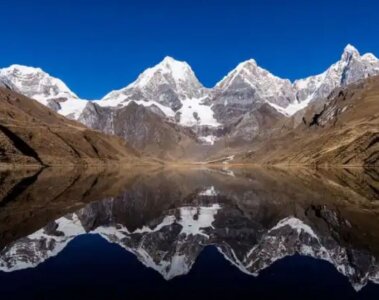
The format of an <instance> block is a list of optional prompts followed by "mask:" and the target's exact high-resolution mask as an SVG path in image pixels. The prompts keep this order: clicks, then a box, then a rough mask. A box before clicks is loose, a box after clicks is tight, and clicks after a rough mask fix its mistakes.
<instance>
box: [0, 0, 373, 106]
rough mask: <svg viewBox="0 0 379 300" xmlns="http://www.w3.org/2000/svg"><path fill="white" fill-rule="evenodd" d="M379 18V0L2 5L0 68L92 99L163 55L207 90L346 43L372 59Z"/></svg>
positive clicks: (319, 60) (330, 58) (2, 1)
mask: <svg viewBox="0 0 379 300" xmlns="http://www.w3.org/2000/svg"><path fill="white" fill-rule="evenodd" d="M378 12H379V1H378V0H343V1H342V0H317V1H314V0H250V1H248V0H180V1H179V0H133V1H132V0H130V1H127V0H124V1H121V0H119V1H117V0H65V1H63V0H61V1H59V0H55V1H53V0H33V1H31V0H0V31H1V35H0V67H5V66H8V65H10V64H14V63H17V64H25V65H31V66H38V67H41V68H42V69H44V70H45V71H47V72H49V73H50V74H52V75H54V76H56V77H59V78H61V79H62V80H63V81H65V82H66V83H67V85H68V86H69V87H70V88H71V89H72V90H73V91H74V92H76V93H77V94H78V95H79V96H81V97H83V98H89V99H93V98H100V97H102V96H104V94H106V93H107V92H109V91H110V90H113V89H117V88H121V87H123V86H125V85H127V84H128V83H130V82H131V81H133V80H134V79H135V78H136V77H137V76H138V74H139V73H140V72H142V71H143V70H144V69H145V68H147V67H149V66H152V65H154V64H156V63H158V62H159V61H160V60H162V59H163V57H164V56H166V55H170V56H173V57H174V58H176V59H179V60H185V61H187V62H188V63H189V64H190V65H191V66H192V68H193V70H194V71H195V73H196V74H197V76H198V78H199V79H200V81H201V82H202V83H203V84H204V85H206V86H208V87H211V86H213V85H214V84H215V83H216V82H217V81H219V80H220V79H221V78H222V77H223V76H224V75H225V74H226V73H227V72H228V71H230V70H231V69H233V68H234V67H235V66H236V65H237V64H238V63H239V62H241V61H243V60H246V59H249V58H254V59H256V60H257V62H258V64H259V65H261V66H262V67H264V68H267V69H268V70H270V71H271V72H272V73H274V74H276V75H278V76H281V77H285V78H289V79H291V80H294V79H296V78H302V77H306V76H309V75H312V74H316V73H319V72H322V71H323V70H324V69H326V68H327V67H328V66H329V65H330V64H331V63H333V62H335V61H336V60H338V59H339V57H340V55H341V52H342V50H343V48H344V47H345V45H346V44H347V43H351V44H353V45H355V46H356V47H357V48H358V49H359V50H360V51H361V52H362V53H363V52H373V53H374V54H377V55H378V56H379V18H378Z"/></svg>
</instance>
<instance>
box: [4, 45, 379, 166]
mask: <svg viewBox="0 0 379 300" xmlns="http://www.w3.org/2000/svg"><path fill="white" fill-rule="evenodd" d="M376 75H379V60H378V59H377V58H376V57H375V56H374V55H373V54H371V53H367V54H364V55H360V53H359V52H358V50H357V49H356V48H354V47H353V46H351V45H347V46H346V48H345V49H344V51H343V53H342V55H341V59H340V60H339V61H337V62H336V63H334V64H332V65H331V66H330V67H329V68H328V69H327V70H325V72H323V73H322V74H318V75H314V76H310V77H308V78H305V79H299V80H296V81H294V82H291V81H290V80H288V79H282V78H279V77H277V76H275V75H273V74H271V73H270V72H269V71H267V70H265V69H263V68H261V67H260V66H259V65H258V64H257V62H256V61H255V60H253V59H250V60H247V61H245V62H242V63H240V64H239V65H238V66H237V67H236V68H235V69H233V70H232V71H230V72H229V73H228V74H227V75H226V76H225V77H224V78H223V79H222V80H220V81H219V82H218V83H217V84H216V85H215V86H214V87H213V88H206V87H204V86H203V85H202V84H201V83H200V82H199V80H198V79H197V77H196V75H195V73H194V72H193V70H192V69H191V67H190V66H189V65H188V64H187V63H186V62H181V61H177V60H175V59H173V58H171V57H165V58H164V59H163V60H162V61H161V62H160V63H159V64H157V65H156V66H154V67H151V68H148V69H147V70H145V71H144V72H142V73H141V74H140V75H139V76H138V78H137V79H136V80H135V81H134V82H132V83H130V84H129V85H127V86H126V87H124V88H122V89H120V90H115V91H111V92H110V93H108V94H107V95H105V96H104V97H103V98H102V99H100V100H91V101H89V100H84V99H80V98H79V97H78V96H77V95H76V94H75V93H74V92H72V91H71V90H70V89H69V88H68V87H67V85H66V84H64V83H63V82H62V81H61V80H60V79H57V78H55V77H52V76H50V75H49V74H47V73H46V72H44V71H43V70H41V69H39V68H33V67H26V66H20V65H12V66H10V67H8V68H3V69H0V82H2V85H3V86H6V87H8V88H9V89H11V90H12V91H14V92H18V93H20V94H23V95H25V96H27V97H29V98H32V99H35V100H37V101H38V102H40V103H41V104H43V105H45V106H47V107H49V108H50V109H52V110H54V111H56V112H58V113H59V114H61V115H63V116H65V117H67V118H70V119H73V120H76V121H79V122H81V123H82V124H84V125H85V126H87V127H90V128H92V129H95V130H98V131H102V132H104V133H106V134H111V135H117V136H119V137H121V138H123V139H124V140H126V141H127V142H128V144H129V145H130V146H131V147H133V148H135V149H136V150H137V151H139V152H141V154H143V155H149V156H154V157H158V158H162V159H166V160H184V161H209V160H217V159H221V160H222V158H223V157H224V158H225V157H229V156H230V155H235V154H238V155H239V156H237V157H244V158H243V161H245V162H246V161H248V159H247V160H246V159H245V157H246V155H247V154H248V153H250V151H251V150H252V149H251V148H254V147H255V146H257V145H258V143H257V141H259V142H260V143H259V145H261V144H264V145H266V144H268V141H269V140H271V138H272V135H273V134H274V135H276V136H277V135H278V132H281V133H280V135H282V134H283V133H282V131H281V129H283V128H290V129H291V130H295V131H296V130H298V129H297V128H298V127H299V126H301V125H302V123H304V120H303V119H304V117H305V114H306V112H307V114H308V115H309V118H311V119H312V118H313V117H314V116H315V115H317V114H319V113H321V112H322V109H323V106H320V103H322V105H329V104H330V103H331V102H332V101H333V99H334V98H333V97H332V96H331V95H335V96H338V94H337V95H336V94H335V91H336V90H338V89H349V88H351V86H353V89H354V88H356V84H358V83H360V82H362V81H364V80H368V79H369V78H371V77H375V76H376ZM333 92H334V94H333ZM310 107H311V108H312V109H310ZM375 108H376V107H375ZM345 110H346V112H345ZM345 110H344V111H340V114H344V113H347V112H348V111H349V110H350V109H348V108H345ZM311 111H312V112H313V115H312V113H311ZM280 138H282V136H280ZM262 140H264V141H265V142H264V143H262ZM274 160H275V159H274ZM305 161H306V162H307V163H313V161H312V160H311V159H307V160H305ZM375 161H376V160H374V162H375ZM296 163H297V162H296ZM331 163H333V161H332V162H331ZM339 163H341V161H339Z"/></svg>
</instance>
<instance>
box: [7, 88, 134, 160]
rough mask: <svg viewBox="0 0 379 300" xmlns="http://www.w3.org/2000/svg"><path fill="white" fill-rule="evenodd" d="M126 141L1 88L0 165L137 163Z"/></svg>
mask: <svg viewBox="0 0 379 300" xmlns="http://www.w3.org/2000/svg"><path fill="white" fill-rule="evenodd" d="M138 157H139V154H138V152H136V151H135V150H134V149H133V148H132V147H130V146H128V145H127V144H126V142H125V141H123V140H121V139H120V138H118V137H115V136H109V135H105V134H102V133H100V132H97V131H94V130H90V129H88V128H86V127H85V126H83V125H82V124H80V123H78V122H76V121H71V120H68V119H66V118H64V117H63V116H61V115H58V114H57V113H55V112H53V111H52V110H50V109H49V108H47V107H45V106H44V105H42V104H40V103H38V102H37V101H35V100H32V99H30V98H27V97H25V96H23V95H20V94H18V93H16V92H14V91H12V90H10V89H9V88H6V87H0V164H30V165H45V166H46V165H70V164H99V163H104V162H112V161H123V162H125V163H128V162H132V161H138V160H139V158H138Z"/></svg>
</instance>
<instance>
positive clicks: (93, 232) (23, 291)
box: [0, 168, 379, 299]
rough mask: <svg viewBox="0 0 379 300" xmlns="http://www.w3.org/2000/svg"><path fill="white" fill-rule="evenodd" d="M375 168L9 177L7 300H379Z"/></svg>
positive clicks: (3, 227) (3, 269)
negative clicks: (145, 298)
mask: <svg viewBox="0 0 379 300" xmlns="http://www.w3.org/2000/svg"><path fill="white" fill-rule="evenodd" d="M378 200H379V171H378V170H374V169H368V170H360V169H349V170H347V169H346V170H345V169H339V170H321V171H314V170H308V169H290V170H278V169H242V168H238V169H230V168H224V169H217V168H213V169H211V168H209V169H206V168H197V169H192V168H188V169H181V168H179V169H164V168H158V169H154V168H149V169H134V170H123V171H94V170H92V171H90V170H87V171H73V170H61V169H60V170H56V169H45V170H43V171H39V172H35V171H28V172H25V171H24V172H21V171H19V172H2V173H0V206H1V208H0V295H1V297H2V298H4V299H25V298H28V299H88V298H89V299H105V298H106V299H140V298H142V297H150V298H154V299H174V298H175V299H204V298H207V299H211V298H212V299H213V298H215V299H230V298H234V299H320V298H321V297H322V298H323V299H379V260H378V258H379V201H378Z"/></svg>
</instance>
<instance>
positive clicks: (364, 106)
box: [235, 76, 379, 166]
mask: <svg viewBox="0 0 379 300" xmlns="http://www.w3.org/2000/svg"><path fill="white" fill-rule="evenodd" d="M378 100H379V76H375V77H371V78H368V79H365V80H362V81H360V82H359V83H355V84H351V85H349V86H348V87H346V88H340V89H336V90H334V91H333V93H332V94H331V95H330V96H329V97H328V98H327V99H325V100H323V101H319V102H317V103H313V104H311V105H309V106H308V107H307V108H306V109H305V110H304V111H303V112H302V114H301V115H300V116H297V115H295V116H293V117H292V118H290V119H287V120H285V121H284V122H282V123H280V124H279V125H278V126H277V128H276V130H274V131H273V133H272V134H270V135H266V136H262V137H261V139H260V140H259V141H258V142H256V143H255V144H254V146H253V147H252V149H251V150H250V151H249V152H247V153H244V154H241V155H237V156H236V157H235V159H236V160H241V161H244V162H247V161H249V162H257V163H268V164H312V165H371V166H373V165H379V147H378V146H379V144H378V140H379V139H378V136H379V131H378V128H379V101H378Z"/></svg>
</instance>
